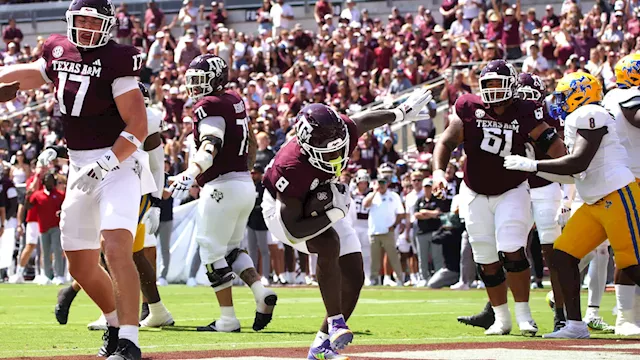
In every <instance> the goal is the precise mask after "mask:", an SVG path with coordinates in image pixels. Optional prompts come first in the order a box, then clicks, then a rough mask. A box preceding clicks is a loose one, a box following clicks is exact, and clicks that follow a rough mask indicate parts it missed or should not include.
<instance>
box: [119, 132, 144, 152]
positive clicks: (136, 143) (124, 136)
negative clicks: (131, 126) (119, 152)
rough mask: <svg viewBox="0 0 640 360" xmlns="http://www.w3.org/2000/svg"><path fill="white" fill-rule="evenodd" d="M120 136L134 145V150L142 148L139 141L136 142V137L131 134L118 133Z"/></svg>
mask: <svg viewBox="0 0 640 360" xmlns="http://www.w3.org/2000/svg"><path fill="white" fill-rule="evenodd" d="M120 136H122V137H123V138H125V139H126V140H127V141H129V142H130V143H132V144H133V145H135V146H136V148H139V147H140V146H142V143H141V142H140V140H138V138H137V137H135V136H133V134H130V133H128V132H126V131H123V132H121V133H120Z"/></svg>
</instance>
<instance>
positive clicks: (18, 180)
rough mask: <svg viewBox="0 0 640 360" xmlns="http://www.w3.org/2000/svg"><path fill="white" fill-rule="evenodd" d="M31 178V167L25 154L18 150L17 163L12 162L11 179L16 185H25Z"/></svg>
mask: <svg viewBox="0 0 640 360" xmlns="http://www.w3.org/2000/svg"><path fill="white" fill-rule="evenodd" d="M30 176H31V166H29V164H28V163H27V162H26V158H25V156H24V152H22V150H18V151H17V152H16V154H15V161H12V166H11V170H10V172H9V178H10V179H11V181H13V183H14V184H15V185H23V184H25V183H26V181H27V179H28V178H29V177H30Z"/></svg>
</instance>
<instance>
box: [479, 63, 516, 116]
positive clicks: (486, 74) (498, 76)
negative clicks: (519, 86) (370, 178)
mask: <svg viewBox="0 0 640 360" xmlns="http://www.w3.org/2000/svg"><path fill="white" fill-rule="evenodd" d="M516 82H517V72H516V70H515V68H514V67H513V65H511V64H509V63H508V62H506V61H504V60H493V61H490V62H489V64H487V66H486V67H485V68H484V69H482V72H481V73H480V80H479V83H480V96H481V97H482V102H484V103H485V104H488V105H494V106H500V105H504V104H505V103H506V102H507V101H509V100H511V99H512V98H513V97H514V95H515V93H516Z"/></svg>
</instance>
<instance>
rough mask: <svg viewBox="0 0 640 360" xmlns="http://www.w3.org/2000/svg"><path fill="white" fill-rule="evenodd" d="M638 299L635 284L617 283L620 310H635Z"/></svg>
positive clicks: (617, 303)
mask: <svg viewBox="0 0 640 360" xmlns="http://www.w3.org/2000/svg"><path fill="white" fill-rule="evenodd" d="M635 300H636V286H635V285H619V284H616V306H617V307H618V311H628V310H633V308H634V305H635Z"/></svg>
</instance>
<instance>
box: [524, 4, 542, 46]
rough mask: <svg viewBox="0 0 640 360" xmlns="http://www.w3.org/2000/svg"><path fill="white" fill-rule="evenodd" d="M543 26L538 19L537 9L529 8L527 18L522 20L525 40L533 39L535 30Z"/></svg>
mask: <svg viewBox="0 0 640 360" xmlns="http://www.w3.org/2000/svg"><path fill="white" fill-rule="evenodd" d="M540 28H542V24H541V23H540V21H539V20H538V19H536V9H534V8H529V10H527V18H526V19H525V20H523V21H522V32H523V35H524V39H525V40H531V39H533V34H532V32H533V30H535V29H540Z"/></svg>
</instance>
